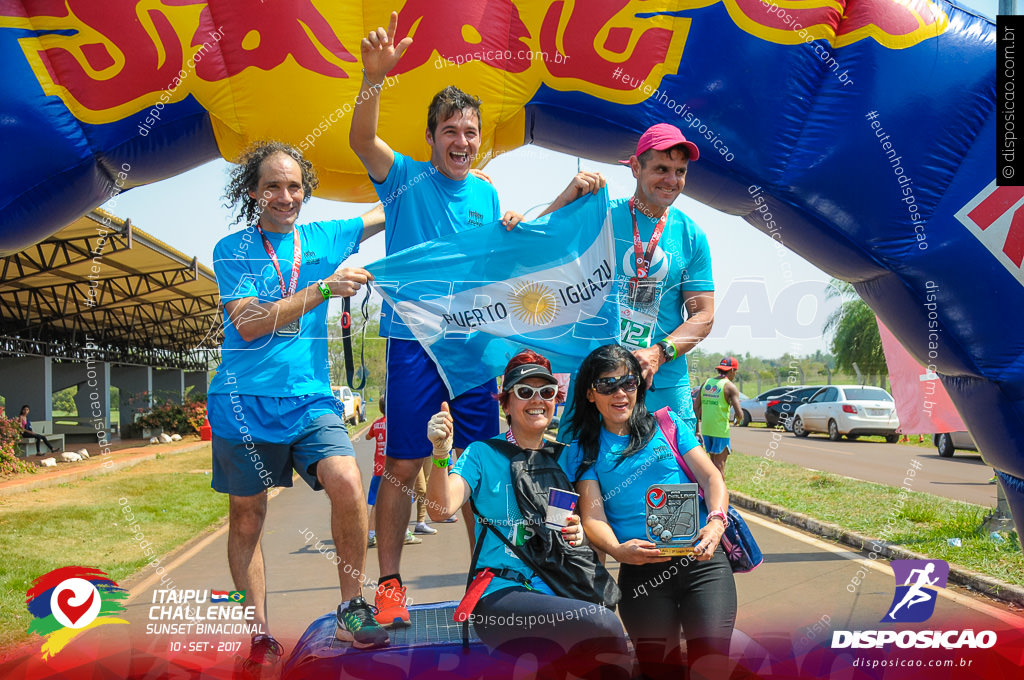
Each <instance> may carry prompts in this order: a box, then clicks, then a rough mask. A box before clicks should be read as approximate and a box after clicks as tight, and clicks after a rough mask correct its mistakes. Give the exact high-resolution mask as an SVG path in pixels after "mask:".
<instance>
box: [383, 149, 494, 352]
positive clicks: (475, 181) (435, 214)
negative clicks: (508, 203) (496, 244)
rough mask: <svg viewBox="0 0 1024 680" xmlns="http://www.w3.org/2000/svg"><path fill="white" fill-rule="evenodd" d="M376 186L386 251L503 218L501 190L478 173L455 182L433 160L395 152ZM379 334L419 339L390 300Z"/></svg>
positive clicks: (384, 312) (387, 252)
mask: <svg viewBox="0 0 1024 680" xmlns="http://www.w3.org/2000/svg"><path fill="white" fill-rule="evenodd" d="M371 179H372V178H371ZM373 186H374V189H376V191H377V195H378V196H379V197H380V200H381V203H382V205H383V206H384V217H385V221H384V252H385V253H386V254H387V255H391V254H392V253H397V252H399V251H401V250H405V249H406V248H411V247H412V246H416V245H419V244H421V243H426V242H427V241H432V240H434V239H435V238H438V237H439V236H446V235H448V234H453V233H456V232H459V231H465V230H466V229H471V228H473V227H481V226H483V225H485V224H490V223H492V222H496V221H497V220H499V219H501V209H500V207H499V205H498V192H497V191H496V190H495V189H494V187H493V186H491V185H490V183H488V182H485V181H484V180H482V179H480V178H479V177H476V176H474V175H469V176H468V177H466V179H464V180H462V181H461V182H457V181H455V180H453V179H451V178H449V177H446V176H445V175H444V174H443V173H441V172H440V171H439V170H438V169H437V168H436V167H434V165H433V164H432V163H430V162H424V161H415V160H413V159H411V158H409V157H408V156H404V155H402V154H400V153H398V152H397V151H396V152H395V162H394V164H393V165H392V166H391V170H390V171H388V176H387V177H386V178H385V179H384V181H383V182H379V183H378V182H374V184H373ZM424 274H425V275H426V274H429V272H424ZM380 335H381V337H390V338H401V339H404V340H414V339H415V336H414V335H413V334H412V331H410V330H409V328H408V327H407V326H406V325H405V324H404V323H402V320H401V319H400V318H399V317H398V316H397V315H395V314H394V312H393V311H392V309H391V306H390V305H389V304H387V302H385V303H384V304H383V306H382V309H381V324H380Z"/></svg>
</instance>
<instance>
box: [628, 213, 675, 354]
mask: <svg viewBox="0 0 1024 680" xmlns="http://www.w3.org/2000/svg"><path fill="white" fill-rule="evenodd" d="M635 203H636V200H635V198H631V199H629V213H630V216H631V217H632V220H633V265H634V270H635V272H636V276H634V277H632V278H630V279H629V280H628V281H621V280H620V281H619V287H618V302H619V331H620V333H619V343H620V344H621V345H623V346H624V347H626V348H627V349H630V350H636V349H646V348H647V347H650V346H651V345H653V344H654V335H655V331H656V329H657V325H658V307H659V306H660V304H661V295H662V284H663V281H660V280H652V279H651V278H650V277H649V273H650V269H651V260H652V258H653V257H654V254H655V252H656V251H657V247H658V242H659V241H660V240H661V236H662V233H663V232H664V229H665V222H666V220H667V219H668V211H665V212H664V214H662V216H661V217H660V218H659V219H658V222H657V224H656V225H655V227H654V232H653V233H652V234H651V238H650V240H649V241H648V243H647V248H646V249H645V248H644V247H643V241H642V240H641V238H640V230H639V228H638V227H637V223H636V206H635Z"/></svg>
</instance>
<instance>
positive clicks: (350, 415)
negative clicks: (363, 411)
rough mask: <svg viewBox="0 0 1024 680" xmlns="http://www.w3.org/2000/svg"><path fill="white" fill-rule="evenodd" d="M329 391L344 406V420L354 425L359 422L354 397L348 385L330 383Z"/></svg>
mask: <svg viewBox="0 0 1024 680" xmlns="http://www.w3.org/2000/svg"><path fill="white" fill-rule="evenodd" d="M331 392H333V393H334V397H335V399H337V400H338V401H340V402H341V403H342V404H343V405H344V406H345V422H346V423H348V424H350V425H355V424H356V423H357V422H359V414H357V413H356V398H355V395H353V394H352V389H351V388H350V387H349V386H348V385H331Z"/></svg>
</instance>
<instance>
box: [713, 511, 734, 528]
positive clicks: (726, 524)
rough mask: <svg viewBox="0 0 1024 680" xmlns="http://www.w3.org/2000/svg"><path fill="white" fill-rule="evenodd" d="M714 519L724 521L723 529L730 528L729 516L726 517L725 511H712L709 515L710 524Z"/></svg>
mask: <svg viewBox="0 0 1024 680" xmlns="http://www.w3.org/2000/svg"><path fill="white" fill-rule="evenodd" d="M712 517H717V518H718V519H720V520H722V527H723V528H728V527H729V516H728V515H726V514H725V513H724V512H723V511H721V510H712V511H711V512H709V513H708V521H709V522H710V521H711V518H712Z"/></svg>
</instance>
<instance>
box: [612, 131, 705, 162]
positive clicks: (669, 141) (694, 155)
mask: <svg viewBox="0 0 1024 680" xmlns="http://www.w3.org/2000/svg"><path fill="white" fill-rule="evenodd" d="M677 144H682V145H683V146H685V147H686V150H687V151H689V152H690V158H689V159H690V160H691V161H695V160H697V159H698V158H700V149H698V148H697V145H696V144H694V143H693V142H688V141H686V137H684V136H683V133H682V132H680V131H679V128H677V127H676V126H675V125H669V124H668V123H656V124H654V125H652V126H651V127H649V128H647V131H646V132H644V133H643V134H642V135H640V141H638V142H637V143H636V155H637V156H639V155H640V154H642V153H643V152H644V151H648V150H649V149H654V150H655V151H664V150H665V149H671V148H672V147H673V146H676V145H677ZM619 163H622V164H623V165H629V159H626V160H624V161H619Z"/></svg>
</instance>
